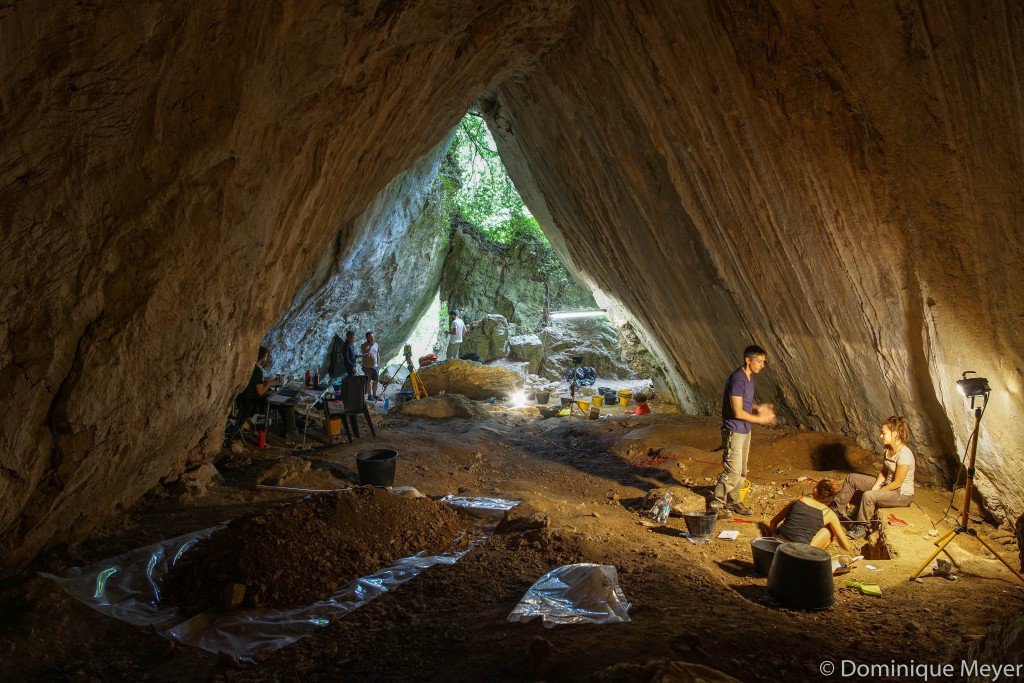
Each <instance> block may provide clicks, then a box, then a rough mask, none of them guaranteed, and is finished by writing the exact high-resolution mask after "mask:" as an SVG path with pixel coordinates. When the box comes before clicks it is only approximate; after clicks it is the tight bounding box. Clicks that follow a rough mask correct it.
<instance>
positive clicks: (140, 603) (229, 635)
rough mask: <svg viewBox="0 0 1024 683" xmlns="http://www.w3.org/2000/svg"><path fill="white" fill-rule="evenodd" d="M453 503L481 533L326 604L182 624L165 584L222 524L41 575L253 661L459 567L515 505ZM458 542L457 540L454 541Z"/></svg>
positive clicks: (142, 622)
mask: <svg viewBox="0 0 1024 683" xmlns="http://www.w3.org/2000/svg"><path fill="white" fill-rule="evenodd" d="M441 501H442V502H445V503H447V504H449V505H453V506H455V507H458V508H461V509H463V510H465V511H466V512H467V513H468V514H469V515H471V516H472V517H473V518H474V519H476V520H477V525H478V527H479V528H480V529H481V530H482V531H484V532H485V533H484V535H483V536H482V537H481V538H480V539H478V540H477V541H475V542H474V543H472V544H471V545H470V546H469V547H468V548H466V549H465V550H462V551H460V552H452V553H445V554H442V555H422V554H419V555H414V556H411V557H406V558H403V559H401V560H399V561H398V562H396V563H395V564H393V565H392V566H390V567H387V568H386V569H381V570H380V571H378V572H376V573H374V574H371V575H369V576H364V577H361V578H358V579H355V580H354V581H352V582H350V583H348V584H346V585H345V586H343V587H341V588H339V589H338V590H337V591H335V592H334V593H333V594H332V595H331V596H330V597H329V598H327V599H326V600H321V601H320V602H316V603H313V604H311V605H304V606H302V607H295V608H290V609H271V608H262V609H248V610H241V609H233V610H207V611H205V612H202V613H200V614H197V615H196V616H194V617H192V618H191V619H188V620H186V621H182V617H181V615H180V614H179V612H178V609H177V608H176V607H174V606H173V605H168V604H165V603H163V601H162V596H161V585H162V583H163V580H164V577H166V576H167V573H168V571H169V570H170V568H171V567H172V566H174V563H175V562H177V561H178V559H179V558H181V556H182V555H184V554H185V553H186V552H187V551H188V550H189V549H190V548H192V547H193V546H194V545H195V544H197V543H198V542H199V541H200V540H202V539H204V538H207V537H209V536H210V535H211V534H212V533H213V532H214V531H216V530H218V529H220V528H223V527H224V526H225V525H224V524H221V525H218V526H214V527H210V528H209V529H203V530H201V531H196V532H193V533H189V534H185V535H183V536H178V537H176V538H170V539H167V540H164V541H160V542H158V543H154V544H152V545H148V546H146V547H144V548H138V549H136V550H132V551H130V552H127V553H124V554H123V555H118V556H117V557H111V558H109V559H106V560H103V561H101V562H97V563H95V564H91V565H88V566H85V567H75V568H73V569H71V570H69V571H68V572H67V573H66V574H65V575H63V576H55V575H53V574H42V575H43V576H44V577H46V578H48V579H52V580H53V581H56V582H57V583H58V584H59V585H60V586H61V588H63V589H64V591H65V592H66V593H67V594H68V595H70V596H71V597H73V598H75V599H76V600H79V601H81V602H83V603H85V604H86V605H88V606H89V607H92V608H93V609H95V610H97V611H99V612H102V613H103V614H106V615H108V616H111V617H114V618H115V619H120V620H121V621H124V622H127V623H129V624H132V625H134V626H149V627H151V628H153V629H154V630H155V631H156V632H157V633H159V634H160V635H162V636H164V637H165V638H173V639H174V640H177V641H180V642H182V643H184V644H186V645H193V646H195V647H200V648H202V649H204V650H207V651H209V652H214V653H220V652H223V653H225V654H227V655H230V656H232V657H234V658H235V659H238V660H242V661H254V658H255V656H256V654H257V653H267V652H272V651H274V650H278V649H280V648H282V647H284V646H286V645H290V644H291V643H294V642H295V641H296V640H299V639H300V638H303V637H305V636H307V635H309V634H310V633H312V632H313V631H315V630H316V629H318V628H321V627H323V626H327V625H328V624H329V623H330V622H331V621H333V620H335V619H338V618H340V617H342V616H344V615H345V614H348V613H349V612H351V611H353V610H355V609H357V608H359V607H361V606H363V605H365V604H366V603H367V602H369V601H370V600H373V599H374V598H376V597H378V596H380V595H383V594H384V593H386V592H388V591H389V590H392V589H394V588H396V587H398V586H400V585H401V584H403V583H405V582H406V581H408V580H409V579H411V578H413V577H414V576H416V575H417V574H419V573H420V572H421V571H423V570H424V569H426V568H427V567H432V566H434V565H438V564H447V565H451V564H455V562H457V561H458V560H459V559H460V558H461V557H463V556H464V555H465V554H466V553H468V552H469V551H470V550H472V549H473V547H475V546H476V545H478V544H479V543H481V542H482V541H483V540H485V539H486V537H487V535H488V534H487V533H486V532H489V531H490V530H491V529H493V528H494V525H495V524H497V522H498V521H500V520H501V518H502V516H503V515H504V514H505V511H506V510H509V509H511V508H513V507H515V506H516V505H518V501H509V500H504V499H501V498H466V497H461V496H451V495H449V496H445V497H444V498H442V499H441ZM452 540H453V542H454V540H455V539H452Z"/></svg>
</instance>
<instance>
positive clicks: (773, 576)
mask: <svg viewBox="0 0 1024 683" xmlns="http://www.w3.org/2000/svg"><path fill="white" fill-rule="evenodd" d="M768 595H770V596H772V597H773V598H775V599H776V600H778V601H779V602H780V603H782V604H783V605H785V606H787V607H793V608H796V609H808V610H819V609H828V608H829V607H831V606H832V605H833V604H834V603H835V601H836V586H835V583H834V582H833V580H832V557H831V556H830V555H829V554H828V553H827V552H825V551H824V550H822V549H821V548H815V547H814V546H812V545H808V544H806V543H783V544H782V545H780V546H779V548H778V550H776V551H775V560H774V561H773V562H772V568H771V569H770V570H769V571H768Z"/></svg>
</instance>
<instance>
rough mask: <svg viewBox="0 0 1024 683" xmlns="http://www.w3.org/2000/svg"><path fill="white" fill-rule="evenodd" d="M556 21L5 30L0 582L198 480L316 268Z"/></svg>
mask: <svg viewBox="0 0 1024 683" xmlns="http://www.w3.org/2000/svg"><path fill="white" fill-rule="evenodd" d="M574 6H575V3H574V2H559V3H546V2H536V1H533V0H530V1H528V2H523V3H508V2H504V1H503V0H483V1H481V2H466V1H462V0H455V1H453V2H432V1H428V0H413V1H410V2H346V3H320V2H312V1H310V0H297V1H296V2H289V3H273V2H268V3H249V4H245V5H238V4H236V3H229V2H224V1H223V0H209V1H208V2H199V3H171V2H165V1H162V0H141V1H140V2H132V3H126V4H110V3H98V4H92V3H85V4H83V3H78V2H73V1H72V0H28V1H26V2H24V3H19V4H18V5H16V6H6V7H5V8H4V9H3V10H0V46H2V48H0V63H2V64H3V67H4V78H3V79H2V80H0V103H2V104H0V110H2V119H3V125H2V131H0V139H2V144H0V231H2V238H3V242H4V247H3V249H2V250H0V370H2V371H3V375H4V378H5V391H4V393H3V397H2V398H0V408H2V410H0V412H2V414H3V418H0V419H2V425H0V434H2V437H0V438H2V441H3V446H2V448H0V565H2V566H4V567H16V566H22V565H24V564H25V562H27V561H28V560H29V559H30V558H31V557H33V556H34V555H35V553H36V552H37V551H38V550H39V549H40V548H42V547H43V546H44V545H45V544H47V543H50V542H52V541H54V540H56V539H60V538H69V537H72V536H78V537H81V536H82V535H84V534H86V533H88V531H89V530H90V529H91V528H93V527H94V526H95V525H96V524H97V523H99V522H101V521H102V520H103V519H104V518H106V517H109V516H110V515H113V514H117V513H118V512H119V511H121V510H123V509H125V508H126V507H127V506H128V505H130V504H132V503H133V502H134V501H135V500H137V499H138V498H139V496H141V495H142V494H143V493H144V492H145V491H146V490H147V489H148V488H150V487H151V486H152V485H153V484H155V483H156V482H157V481H158V480H159V479H160V478H161V477H163V476H165V475H166V474H168V473H169V472H174V471H179V472H180V471H181V470H183V469H184V468H185V467H186V466H193V465H198V464H200V463H202V462H203V461H205V460H207V459H208V458H209V457H210V456H211V454H212V452H213V451H214V450H215V449H216V448H218V447H219V445H220V442H221V438H222V433H223V428H224V417H225V415H226V414H227V411H228V409H229V406H230V403H231V401H232V399H233V397H234V395H235V394H236V393H237V392H238V391H239V390H240V389H241V388H242V387H243V386H244V383H245V382H246V380H247V379H248V377H249V374H250V372H251V370H252V362H253V354H254V353H255V349H256V347H257V345H258V344H259V342H260V340H261V339H262V338H263V336H264V334H265V333H266V331H267V330H268V329H270V327H271V326H272V325H273V324H274V322H275V321H277V320H279V319H280V318H281V316H282V314H284V312H285V311H286V310H287V309H288V308H289V306H290V305H292V304H293V303H294V302H295V297H296V295H297V294H298V293H299V291H300V289H301V287H302V285H303V283H304V282H307V280H309V278H310V275H311V273H313V272H314V271H315V270H316V269H317V268H318V264H319V265H322V264H324V263H325V262H326V261H325V259H326V257H325V255H326V254H331V253H337V254H345V255H347V254H348V253H349V252H350V251H351V250H352V248H353V245H354V244H356V243H357V242H358V240H359V238H360V235H359V234H356V231H357V230H360V229H363V228H362V227H361V224H360V223H359V221H357V220H356V219H357V217H359V216H360V215H362V214H364V212H365V211H366V210H367V207H368V206H369V205H370V203H371V202H372V201H373V200H374V197H377V196H379V193H380V192H381V191H382V189H383V188H385V187H386V186H387V185H388V183H390V182H391V181H392V180H393V179H394V178H395V177H396V176H398V175H399V174H400V173H402V172H403V171H405V170H406V169H409V168H410V167H412V166H413V165H414V164H415V163H416V161H417V160H418V159H420V158H421V157H423V155H425V154H427V153H428V152H429V150H430V149H432V148H433V147H434V146H435V145H437V144H438V143H439V142H440V141H441V140H442V138H443V137H444V136H445V135H446V134H447V133H448V131H450V130H451V129H452V127H453V126H454V125H455V124H456V123H457V122H458V120H459V119H460V118H461V117H462V115H463V114H464V113H465V111H466V109H467V108H468V107H469V105H470V103H471V102H472V100H473V98H474V97H475V96H476V95H477V94H478V93H480V92H481V91H483V90H485V89H487V88H489V87H493V86H494V85H496V84H497V83H498V82H500V81H501V80H504V79H505V78H507V77H509V76H511V75H512V74H513V73H516V72H519V71H523V70H525V69H527V68H528V67H529V65H530V64H531V63H532V62H533V61H534V60H535V59H536V58H537V56H538V55H539V54H541V53H542V52H543V51H544V50H546V49H548V48H550V46H552V45H553V44H555V43H556V42H557V41H558V40H559V39H560V38H561V36H562V34H563V33H564V31H565V29H566V26H567V23H568V21H569V20H570V18H571V14H572V11H573V9H574ZM426 256H427V257H429V254H427V255H426ZM340 258H342V259H343V258H344V256H342V257H340ZM335 262H337V259H335ZM368 285H369V286H372V283H368ZM393 324H394V325H395V326H396V327H397V326H398V325H399V324H400V321H395V322H394V323H393Z"/></svg>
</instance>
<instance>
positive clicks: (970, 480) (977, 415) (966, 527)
mask: <svg viewBox="0 0 1024 683" xmlns="http://www.w3.org/2000/svg"><path fill="white" fill-rule="evenodd" d="M987 399H988V397H987V396H986V402H987ZM972 402H973V399H972ZM982 413H984V409H983V408H975V409H974V432H973V435H972V436H971V444H970V448H971V458H970V460H969V461H968V464H967V483H966V485H965V486H964V510H963V513H962V514H961V515H960V523H959V524H957V525H956V526H955V527H954V528H953V529H951V530H950V531H949V532H947V533H946V535H944V536H943V537H942V538H940V539H939V540H937V541H935V545H936V550H935V552H934V553H932V554H931V556H930V557H929V558H928V559H927V560H925V561H924V564H922V565H921V566H920V567H919V568H918V570H917V571H916V572H914V575H913V576H911V577H910V578H911V579H916V578H917V577H919V576H920V575H921V572H923V571H924V570H925V569H927V568H928V565H930V564H931V563H932V560H934V559H935V558H936V557H938V556H939V553H941V552H943V551H945V550H946V546H947V545H949V544H950V542H952V541H953V539H955V538H956V537H957V536H959V535H960V534H967V535H968V536H973V537H974V538H976V539H978V541H979V542H980V543H981V544H982V545H983V546H985V547H986V548H987V549H988V551H989V552H990V553H992V554H993V555H995V556H996V559H997V560H999V561H1000V562H1002V563H1003V564H1004V565H1006V568H1007V569H1009V570H1010V571H1011V572H1012V573H1013V575H1014V576H1016V577H1017V578H1018V579H1020V580H1021V581H1022V582H1024V575H1022V574H1021V573H1020V572H1019V571H1017V570H1016V569H1014V568H1013V567H1011V566H1010V563H1009V562H1007V561H1006V560H1005V559H1004V558H1003V556H1002V555H1000V554H999V553H998V552H996V549H995V548H993V547H992V546H991V545H990V544H989V542H988V541H986V540H985V538H984V537H982V536H979V535H978V532H977V531H976V530H974V529H972V528H971V526H970V524H971V520H970V514H971V495H972V493H973V492H974V463H975V460H976V459H977V455H978V436H979V429H980V428H981V415H982ZM946 554H947V555H948V554H949V553H948V552H947V553H946Z"/></svg>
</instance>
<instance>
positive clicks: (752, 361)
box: [711, 344, 775, 517]
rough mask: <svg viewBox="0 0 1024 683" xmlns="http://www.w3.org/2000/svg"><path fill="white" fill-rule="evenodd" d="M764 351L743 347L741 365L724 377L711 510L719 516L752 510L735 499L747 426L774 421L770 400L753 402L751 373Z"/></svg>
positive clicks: (743, 465)
mask: <svg viewBox="0 0 1024 683" xmlns="http://www.w3.org/2000/svg"><path fill="white" fill-rule="evenodd" d="M767 362H768V354H767V352H766V351H765V350H764V349H762V348H761V347H760V346H757V345H756V344H755V345H751V346H748V347H747V348H746V349H744V350H743V365H741V366H740V367H738V368H736V370H734V371H733V373H732V374H731V375H729V377H728V378H727V379H726V380H725V389H724V390H723V391H722V473H721V474H720V475H718V484H717V485H716V486H715V494H714V498H713V499H712V501H711V510H713V511H715V512H717V513H718V514H719V516H723V517H724V516H727V515H731V514H738V515H743V516H750V515H752V514H753V510H751V509H750V508H749V507H747V506H745V505H744V504H743V503H742V502H741V501H740V499H739V490H740V486H741V484H742V483H743V479H744V478H745V477H746V476H747V456H748V455H749V453H750V428H751V425H755V424H760V425H770V424H774V423H775V409H774V408H773V407H772V405H771V404H770V403H763V404H759V403H754V375H756V374H757V373H759V372H761V370H763V369H764V366H765V364H766V363H767Z"/></svg>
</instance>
